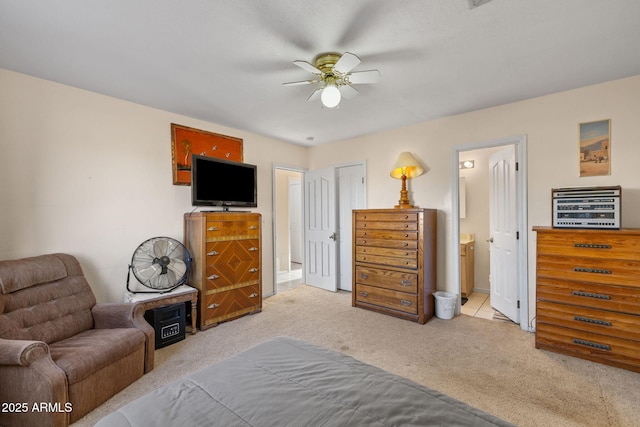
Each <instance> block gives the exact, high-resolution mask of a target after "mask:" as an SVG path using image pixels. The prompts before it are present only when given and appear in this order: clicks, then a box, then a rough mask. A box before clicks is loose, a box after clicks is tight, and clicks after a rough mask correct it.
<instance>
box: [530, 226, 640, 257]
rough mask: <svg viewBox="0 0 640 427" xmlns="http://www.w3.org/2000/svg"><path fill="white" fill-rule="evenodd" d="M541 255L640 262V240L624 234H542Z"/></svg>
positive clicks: (539, 240) (539, 252)
mask: <svg viewBox="0 0 640 427" xmlns="http://www.w3.org/2000/svg"><path fill="white" fill-rule="evenodd" d="M537 251H538V254H541V255H562V256H570V257H584V258H609V259H625V260H636V261H638V260H640V239H638V238H637V235H636V237H635V238H630V237H629V235H625V234H622V233H606V232H597V231H596V232H590V233H583V232H577V233H576V232H574V233H540V234H539V235H538V241H537Z"/></svg>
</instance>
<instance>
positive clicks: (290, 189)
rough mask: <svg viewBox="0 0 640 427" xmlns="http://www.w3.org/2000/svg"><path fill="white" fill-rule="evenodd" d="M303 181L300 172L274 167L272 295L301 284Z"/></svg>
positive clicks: (302, 259) (302, 174)
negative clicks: (273, 264)
mask: <svg viewBox="0 0 640 427" xmlns="http://www.w3.org/2000/svg"><path fill="white" fill-rule="evenodd" d="M303 180H304V172H303V171H302V170H299V169H294V168H288V167H284V166H277V167H275V168H274V196H273V199H274V211H275V214H274V218H275V220H274V222H275V224H274V234H275V236H274V254H275V256H274V259H275V266H274V267H275V268H274V272H275V274H274V276H275V278H274V293H281V292H286V291H290V290H292V289H295V288H297V287H298V286H300V285H302V283H303V271H304V264H303V263H304V229H303V212H302V206H303V205H302V197H303V196H302V194H303V193H302V183H303Z"/></svg>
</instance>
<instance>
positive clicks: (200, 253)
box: [184, 212, 262, 329]
mask: <svg viewBox="0 0 640 427" xmlns="http://www.w3.org/2000/svg"><path fill="white" fill-rule="evenodd" d="M260 229H261V215H260V214H257V213H250V212H194V213H187V214H185V215H184V244H185V246H186V247H187V249H188V250H189V252H190V253H191V257H192V258H193V263H192V266H191V274H190V280H189V285H191V286H193V287H194V288H197V289H198V290H199V293H200V298H198V321H197V325H198V327H199V328H200V329H207V328H209V327H212V326H215V325H217V324H218V323H220V322H224V321H227V320H231V319H235V318H237V317H240V316H244V315H245V314H253V313H257V312H259V311H261V310H262V256H261V253H262V247H261V244H262V243H261V232H260Z"/></svg>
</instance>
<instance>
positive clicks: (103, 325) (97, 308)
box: [91, 303, 156, 373]
mask: <svg viewBox="0 0 640 427" xmlns="http://www.w3.org/2000/svg"><path fill="white" fill-rule="evenodd" d="M144 312H145V309H144V306H143V305H142V304H141V303H135V304H129V303H99V304H96V305H94V306H93V308H92V309H91V314H92V315H93V327H94V328H96V329H113V328H137V329H139V330H141V331H142V332H143V333H144V334H145V336H146V347H145V348H146V358H145V368H144V372H145V373H148V372H151V370H152V369H153V363H154V352H155V340H156V335H155V334H156V333H155V331H154V330H153V327H151V325H149V323H147V321H146V320H145V319H144Z"/></svg>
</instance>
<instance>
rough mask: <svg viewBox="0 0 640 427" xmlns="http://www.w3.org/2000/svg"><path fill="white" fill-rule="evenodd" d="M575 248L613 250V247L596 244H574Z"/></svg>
mask: <svg viewBox="0 0 640 427" xmlns="http://www.w3.org/2000/svg"><path fill="white" fill-rule="evenodd" d="M573 247H574V248H588V249H611V245H599V244H595V243H574V244H573Z"/></svg>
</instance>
